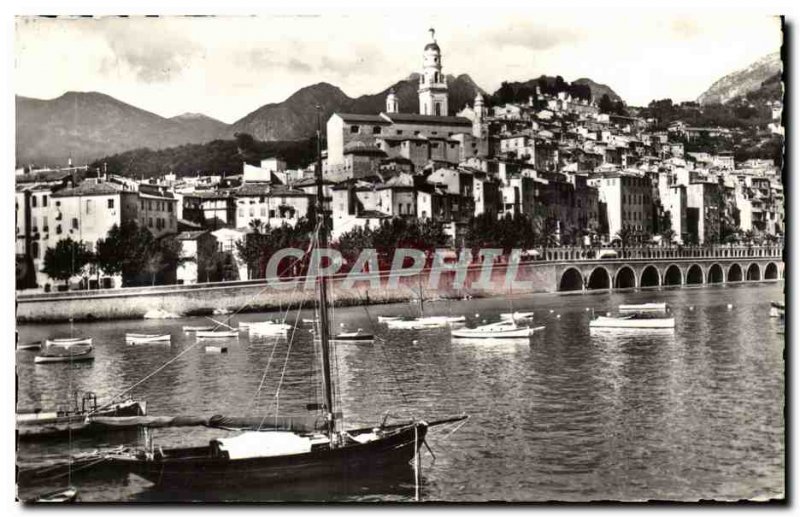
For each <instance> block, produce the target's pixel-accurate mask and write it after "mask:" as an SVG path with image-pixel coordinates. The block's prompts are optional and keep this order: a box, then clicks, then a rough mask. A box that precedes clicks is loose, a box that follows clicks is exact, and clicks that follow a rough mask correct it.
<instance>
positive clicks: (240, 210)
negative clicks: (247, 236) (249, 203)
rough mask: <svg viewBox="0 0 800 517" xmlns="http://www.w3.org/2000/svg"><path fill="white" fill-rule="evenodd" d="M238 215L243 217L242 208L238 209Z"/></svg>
mask: <svg viewBox="0 0 800 517" xmlns="http://www.w3.org/2000/svg"><path fill="white" fill-rule="evenodd" d="M239 217H244V208H240V209H239Z"/></svg>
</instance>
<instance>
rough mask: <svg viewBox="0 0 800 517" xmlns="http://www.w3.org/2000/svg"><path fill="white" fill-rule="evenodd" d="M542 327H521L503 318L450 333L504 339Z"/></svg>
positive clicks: (523, 334)
mask: <svg viewBox="0 0 800 517" xmlns="http://www.w3.org/2000/svg"><path fill="white" fill-rule="evenodd" d="M542 329H544V327H521V326H519V325H517V324H516V323H514V322H513V321H511V320H504V321H500V322H498V323H490V324H488V325H481V326H480V327H476V328H474V329H468V328H465V329H453V330H452V331H450V334H451V335H452V336H453V337H455V338H482V339H504V338H521V337H529V336H532V335H533V333H534V332H536V331H537V330H542Z"/></svg>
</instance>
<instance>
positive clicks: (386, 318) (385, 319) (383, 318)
mask: <svg viewBox="0 0 800 517" xmlns="http://www.w3.org/2000/svg"><path fill="white" fill-rule="evenodd" d="M402 319H403V317H402V316H378V323H386V322H389V321H398V320H402Z"/></svg>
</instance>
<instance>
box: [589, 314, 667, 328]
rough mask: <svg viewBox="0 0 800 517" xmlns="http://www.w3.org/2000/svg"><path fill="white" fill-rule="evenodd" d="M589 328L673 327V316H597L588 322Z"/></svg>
mask: <svg viewBox="0 0 800 517" xmlns="http://www.w3.org/2000/svg"><path fill="white" fill-rule="evenodd" d="M589 328H619V329H672V328H675V318H641V317H636V315H630V316H619V317H613V316H598V317H597V318H595V319H593V320H592V321H590V322H589Z"/></svg>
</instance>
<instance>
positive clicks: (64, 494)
mask: <svg viewBox="0 0 800 517" xmlns="http://www.w3.org/2000/svg"><path fill="white" fill-rule="evenodd" d="M77 497H78V490H77V489H75V488H73V487H69V488H67V489H66V490H56V491H55V492H48V493H46V494H42V495H40V496H39V497H37V498H36V499H34V500H33V501H31V502H33V503H74V502H75V499H76V498H77Z"/></svg>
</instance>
